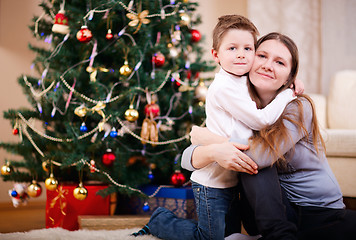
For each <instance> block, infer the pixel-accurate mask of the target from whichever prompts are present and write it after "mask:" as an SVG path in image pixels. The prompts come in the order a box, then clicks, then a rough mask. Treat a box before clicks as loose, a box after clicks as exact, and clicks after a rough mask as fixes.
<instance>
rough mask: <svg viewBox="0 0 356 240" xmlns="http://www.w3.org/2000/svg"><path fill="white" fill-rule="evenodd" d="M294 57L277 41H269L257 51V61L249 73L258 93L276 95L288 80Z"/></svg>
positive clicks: (262, 44)
mask: <svg viewBox="0 0 356 240" xmlns="http://www.w3.org/2000/svg"><path fill="white" fill-rule="evenodd" d="M291 64H292V55H291V53H290V51H289V50H288V48H287V47H286V46H285V45H284V44H283V43H281V42H280V41H277V40H267V41H265V42H263V43H261V44H260V46H259V47H258V48H257V50H256V55H255V61H254V62H253V65H252V68H251V71H250V73H249V76H250V81H251V83H252V84H253V85H254V86H255V88H256V91H257V93H258V94H259V95H260V96H262V95H265V94H268V93H269V94H275V93H276V91H277V90H278V89H279V88H280V87H282V86H283V85H284V84H285V83H286V82H287V80H288V76H289V74H290V72H291V68H292V67H291Z"/></svg>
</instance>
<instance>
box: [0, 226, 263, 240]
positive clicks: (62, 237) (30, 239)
mask: <svg viewBox="0 0 356 240" xmlns="http://www.w3.org/2000/svg"><path fill="white" fill-rule="evenodd" d="M138 230H139V228H132V229H123V230H78V231H68V230H65V229H63V228H48V229H38V230H31V231H28V232H15V233H0V239H1V240H81V239H83V240H125V239H128V240H130V239H131V240H132V239H136V240H157V239H158V238H156V237H153V236H152V235H145V236H139V237H133V236H130V234H131V233H133V232H135V231H138ZM225 239H226V240H256V239H258V237H251V236H246V235H243V234H234V235H231V236H229V237H227V238H225ZM182 240H183V239H182Z"/></svg>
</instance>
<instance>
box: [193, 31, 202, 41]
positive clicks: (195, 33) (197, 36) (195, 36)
mask: <svg viewBox="0 0 356 240" xmlns="http://www.w3.org/2000/svg"><path fill="white" fill-rule="evenodd" d="M190 34H191V35H192V37H191V38H190V40H191V41H192V42H199V41H200V39H201V34H200V32H199V31H198V30H195V29H192V30H190Z"/></svg>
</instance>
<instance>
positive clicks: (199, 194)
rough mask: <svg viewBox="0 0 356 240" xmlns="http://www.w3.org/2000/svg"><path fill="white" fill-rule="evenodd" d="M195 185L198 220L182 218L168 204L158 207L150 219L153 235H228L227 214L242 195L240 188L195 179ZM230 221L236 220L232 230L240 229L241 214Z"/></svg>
mask: <svg viewBox="0 0 356 240" xmlns="http://www.w3.org/2000/svg"><path fill="white" fill-rule="evenodd" d="M192 188H193V192H194V198H195V203H196V211H197V216H198V221H194V220H190V219H183V218H178V217H177V216H176V215H174V214H173V213H172V212H171V211H170V210H168V209H166V208H162V207H160V208H158V209H156V211H155V212H154V213H153V214H152V216H151V219H150V221H149V223H148V224H147V225H148V227H149V228H150V232H151V234H152V235H154V236H156V237H158V238H162V239H167V240H182V239H184V240H189V239H209V240H220V239H224V237H225V217H226V215H227V213H228V212H229V211H230V207H231V206H232V204H233V203H234V202H235V201H237V199H238V191H237V188H236V187H234V188H226V189H218V188H209V187H204V186H202V185H200V184H198V183H195V182H193V183H192ZM235 216H236V219H233V216H230V218H229V221H232V222H234V223H238V224H235V226H236V229H235V230H234V229H231V227H230V230H229V231H230V233H232V232H240V219H239V217H240V216H239V214H236V215H235Z"/></svg>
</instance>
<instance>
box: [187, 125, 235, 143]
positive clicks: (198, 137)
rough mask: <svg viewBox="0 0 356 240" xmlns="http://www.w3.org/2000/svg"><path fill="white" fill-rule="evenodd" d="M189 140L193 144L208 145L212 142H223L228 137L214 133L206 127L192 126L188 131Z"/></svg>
mask: <svg viewBox="0 0 356 240" xmlns="http://www.w3.org/2000/svg"><path fill="white" fill-rule="evenodd" d="M189 135H190V142H191V143H192V144H193V145H209V144H213V143H225V142H228V141H229V139H228V138H226V137H222V136H220V135H216V134H215V133H213V132H211V131H209V130H208V129H207V128H206V127H198V126H193V127H192V130H191V131H190V133H189Z"/></svg>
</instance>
